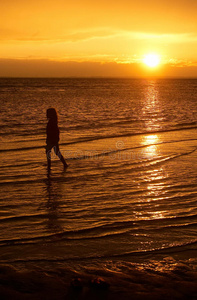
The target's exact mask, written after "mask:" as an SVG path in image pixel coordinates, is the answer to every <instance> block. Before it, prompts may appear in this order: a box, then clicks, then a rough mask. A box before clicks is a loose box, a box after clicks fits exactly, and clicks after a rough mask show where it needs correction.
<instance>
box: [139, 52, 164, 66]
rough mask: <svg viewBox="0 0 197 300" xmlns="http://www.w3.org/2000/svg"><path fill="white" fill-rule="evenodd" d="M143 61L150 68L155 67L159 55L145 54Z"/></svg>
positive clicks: (158, 61)
mask: <svg viewBox="0 0 197 300" xmlns="http://www.w3.org/2000/svg"><path fill="white" fill-rule="evenodd" d="M143 62H144V63H145V65H147V66H148V67H150V68H155V67H157V66H158V65H159V63H160V57H159V55H157V54H147V55H145V57H144V59H143Z"/></svg>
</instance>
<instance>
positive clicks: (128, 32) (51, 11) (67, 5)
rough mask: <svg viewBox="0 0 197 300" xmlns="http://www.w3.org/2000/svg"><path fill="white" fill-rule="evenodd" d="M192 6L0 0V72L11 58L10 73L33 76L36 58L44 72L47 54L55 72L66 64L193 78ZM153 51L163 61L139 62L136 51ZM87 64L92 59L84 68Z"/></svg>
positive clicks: (196, 48) (196, 62)
mask: <svg viewBox="0 0 197 300" xmlns="http://www.w3.org/2000/svg"><path fill="white" fill-rule="evenodd" d="M196 5H197V3H196V1H194V0H188V1H180V0H174V1H171V0H165V1H164V0H161V1H157V0H142V1H140V3H138V2H133V1H130V0H121V1H120V0H117V1H112V0H109V1H106V0H100V1H97V2H95V1H91V0H75V1H70V2H68V1H64V0H56V1H52V0H40V1H35V0H29V1H25V0H16V1H15V2H13V1H12V0H7V1H4V2H2V3H1V11H0V45H1V47H0V76H3V75H5V71H6V70H8V69H9V70H10V69H11V70H14V68H13V65H12V66H11V65H10V63H14V64H15V63H16V64H15V65H16V73H17V69H18V73H20V74H21V75H22V74H24V70H25V72H27V70H29V75H31V74H32V70H31V67H29V65H28V62H29V60H35V61H36V63H37V64H40V68H39V69H40V71H41V70H43V72H44V71H45V73H44V74H49V71H48V69H50V66H49V65H50V62H51V61H53V62H54V63H56V67H55V68H56V73H57V74H58V70H60V69H61V68H62V69H64V70H65V71H64V73H61V74H60V73H59V74H60V76H64V75H65V76H69V75H71V76H75V75H76V76H77V75H80V76H83V74H84V75H89V76H94V75H95V76H99V75H102V76H105V75H106V76H118V77H119V76H137V77H141V76H144V75H149V74H147V73H148V72H149V73H150V72H152V73H153V72H154V75H158V76H182V75H183V76H187V75H188V76H189V75H191V76H192V77H197V57H196V53H197V28H196V9H197V6H196ZM152 51H156V53H158V54H159V55H160V56H161V57H162V64H160V63H159V59H158V58H156V56H152V57H151V56H146V57H145V58H144V62H145V64H146V66H147V67H146V68H144V69H143V68H141V64H142V57H144V55H145V53H147V54H148V53H152ZM151 55H153V54H151ZM10 60H11V61H10ZM12 60H15V61H14V62H12ZM65 62H66V63H70V62H75V63H78V65H77V66H75V71H73V72H70V71H67V73H66V70H67V69H69V68H67V67H65V66H63V64H64V63H65ZM81 63H83V65H82V64H81ZM89 63H92V64H93V65H92V66H91V71H89V73H87V70H88V67H87V65H88V64H89ZM98 63H100V64H102V72H101V71H100V72H99V71H98V69H99V70H101V67H100V66H99V67H98V65H96V64H98ZM25 64H26V67H25ZM104 64H105V65H104ZM32 65H33V64H32ZM48 66H49V67H48ZM159 66H162V68H159ZM97 67H98V68H97ZM47 68H48V69H47ZM37 69H38V68H37ZM70 69H71V68H70ZM79 69H80V71H79ZM9 70H8V71H7V72H8V73H6V75H9V72H10V71H9ZM72 70H73V69H72ZM59 72H60V71H59ZM162 72H163V73H162ZM53 73H54V71H51V75H52V76H53ZM25 74H26V73H25Z"/></svg>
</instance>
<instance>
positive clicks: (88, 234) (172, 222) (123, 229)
mask: <svg viewBox="0 0 197 300" xmlns="http://www.w3.org/2000/svg"><path fill="white" fill-rule="evenodd" d="M47 216H48V215H47V214H41V215H39V214H36V215H29V216H25V215H23V216H16V217H10V218H9V217H7V218H4V219H1V220H0V221H1V222H15V221H17V220H21V221H24V220H27V219H30V218H39V219H40V218H41V219H45V218H46V217H47ZM180 222H181V223H180ZM196 225H197V215H190V216H185V217H171V218H160V219H152V220H151V219H147V220H138V221H137V220H134V221H122V222H113V223H111V224H105V225H98V226H95V227H90V228H85V229H79V230H70V231H61V232H59V233H55V234H50V235H45V236H35V237H31V238H17V239H16V238H15V239H8V240H2V241H0V247H3V246H9V245H22V244H25V245H27V244H37V243H43V242H44V243H53V242H54V240H55V241H65V240H72V241H74V240H95V239H103V238H110V237H113V238H114V237H116V236H119V235H121V236H124V235H125V234H129V235H130V234H134V235H135V233H137V234H139V233H140V234H142V233H147V232H150V231H154V232H155V231H158V230H159V231H162V230H170V229H172V228H176V229H178V228H186V227H187V228H190V227H195V226H196Z"/></svg>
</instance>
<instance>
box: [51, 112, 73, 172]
mask: <svg viewBox="0 0 197 300" xmlns="http://www.w3.org/2000/svg"><path fill="white" fill-rule="evenodd" d="M47 119H48V120H49V121H48V124H47V139H46V144H47V145H46V155H47V165H48V170H50V168H51V150H52V148H53V149H54V151H55V154H56V155H57V156H58V157H59V159H60V160H61V162H62V163H63V165H64V168H65V169H66V168H67V167H68V165H67V163H66V161H65V159H64V157H63V156H62V154H61V152H60V149H59V144H58V143H59V127H58V117H57V112H56V110H55V108H48V109H47Z"/></svg>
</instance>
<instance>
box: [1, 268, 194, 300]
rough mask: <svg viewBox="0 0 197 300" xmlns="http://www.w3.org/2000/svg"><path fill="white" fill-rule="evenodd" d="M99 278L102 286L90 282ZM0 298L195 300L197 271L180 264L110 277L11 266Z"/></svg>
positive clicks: (3, 279)
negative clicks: (160, 269)
mask: <svg viewBox="0 0 197 300" xmlns="http://www.w3.org/2000/svg"><path fill="white" fill-rule="evenodd" d="M103 275H104V276H103ZM76 278H77V280H76ZM96 278H101V281H102V282H101V283H103V284H99V283H97V281H96V283H95V282H92V283H91V281H94V280H95V279H96ZM73 280H75V281H73ZM0 299H1V300H4V299H6V300H9V299H12V300H13V299H14V300H23V299H25V300H34V299H36V300H41V299H42V300H43V299H45V300H63V299H64V300H65V299H68V300H77V299H79V300H82V299H84V300H90V299H95V300H99V299H102V300H104V299H108V300H112V299H113V300H116V299H117V300H120V299H125V300H127V299H128V300H130V299H136V300H142V299H143V300H144V299H146V300H149V299H150V300H157V299H158V300H164V299H165V300H166V299H171V300H174V299H177V300H178V299H179V300H181V299H190V300H195V299H197V272H196V271H192V270H191V269H189V268H187V266H185V265H183V266H181V265H180V264H179V266H178V267H177V268H175V269H173V270H171V271H168V272H160V271H158V270H153V269H151V270H144V269H142V270H140V269H137V268H133V269H132V270H131V271H130V273H129V274H125V273H124V274H123V273H121V272H115V273H114V272H111V273H108V275H107V276H106V274H105V273H104V272H103V274H102V272H100V274H98V273H97V274H93V273H92V274H83V273H80V274H79V273H77V272H74V271H69V270H67V269H64V268H57V269H56V270H51V271H46V270H45V271H44V270H43V269H38V268H36V269H33V268H32V269H27V270H24V269H23V270H17V269H15V268H14V267H12V266H10V265H1V266H0Z"/></svg>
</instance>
